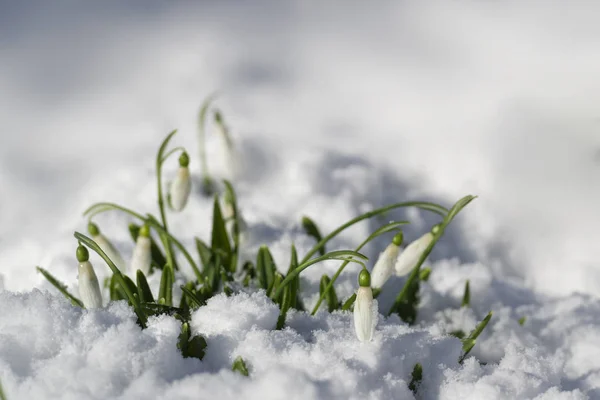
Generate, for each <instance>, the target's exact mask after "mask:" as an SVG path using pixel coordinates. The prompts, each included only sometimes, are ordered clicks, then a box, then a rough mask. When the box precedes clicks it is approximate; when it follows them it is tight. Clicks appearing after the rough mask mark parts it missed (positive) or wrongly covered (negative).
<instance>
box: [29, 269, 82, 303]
mask: <svg viewBox="0 0 600 400" xmlns="http://www.w3.org/2000/svg"><path fill="white" fill-rule="evenodd" d="M36 269H37V270H38V272H39V273H41V274H42V275H43V276H44V278H46V279H47V280H48V282H50V283H51V284H52V286H54V287H55V288H57V289H58V291H59V292H61V293H62V294H63V296H65V297H66V298H67V299H68V300H70V301H71V304H73V305H74V306H79V307H81V308H83V302H82V301H81V300H79V299H78V298H77V297H75V296H73V295H72V294H71V293H69V291H68V290H67V285H65V284H64V283H62V282H61V281H59V280H58V279H56V278H55V277H54V276H53V275H52V274H51V273H50V272H48V271H46V270H45V269H43V268H41V267H36Z"/></svg>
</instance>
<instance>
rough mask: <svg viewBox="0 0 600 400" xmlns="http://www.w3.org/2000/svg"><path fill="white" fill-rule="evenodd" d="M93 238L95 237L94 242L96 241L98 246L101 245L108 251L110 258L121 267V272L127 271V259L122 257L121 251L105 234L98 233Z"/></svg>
mask: <svg viewBox="0 0 600 400" xmlns="http://www.w3.org/2000/svg"><path fill="white" fill-rule="evenodd" d="M92 239H94V242H96V243H97V244H98V246H100V248H101V249H102V251H103V252H105V253H106V255H107V256H108V258H110V259H111V260H112V262H114V263H115V265H116V266H117V268H119V270H120V271H121V272H123V271H125V265H126V264H125V261H123V257H121V254H120V253H119V251H118V250H117V249H116V248H115V246H113V244H112V243H111V242H110V241H109V240H108V239H107V238H106V237H105V236H104V235H103V234H100V235H96V236H94V237H93V238H92Z"/></svg>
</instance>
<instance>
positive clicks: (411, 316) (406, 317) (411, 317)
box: [393, 274, 421, 325]
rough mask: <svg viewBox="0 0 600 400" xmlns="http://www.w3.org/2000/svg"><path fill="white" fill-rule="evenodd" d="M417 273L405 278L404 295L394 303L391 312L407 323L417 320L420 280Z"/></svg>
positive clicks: (410, 323) (411, 323)
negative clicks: (413, 276) (410, 278)
mask: <svg viewBox="0 0 600 400" xmlns="http://www.w3.org/2000/svg"><path fill="white" fill-rule="evenodd" d="M419 277H420V276H419V275H418V274H417V275H415V279H412V280H407V281H406V283H405V284H404V288H403V289H402V290H403V291H405V293H406V295H405V296H404V297H403V298H402V300H401V301H399V302H397V303H395V304H394V308H393V312H394V313H396V314H398V316H399V317H400V319H401V320H402V321H404V322H406V323H407V324H409V325H413V324H414V323H415V322H416V320H417V308H418V306H419V300H420V299H419V290H420V289H421V282H420V279H419Z"/></svg>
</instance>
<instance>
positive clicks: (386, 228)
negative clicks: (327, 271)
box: [310, 221, 408, 315]
mask: <svg viewBox="0 0 600 400" xmlns="http://www.w3.org/2000/svg"><path fill="white" fill-rule="evenodd" d="M404 224H408V221H399V222H390V223H389V224H387V225H384V226H382V227H381V228H379V229H377V230H376V231H375V232H373V233H372V234H371V235H370V236H369V237H368V238H367V239H365V241H364V242H362V243H361V244H360V245H359V246H358V247H357V248H356V250H355V251H357V252H358V251H360V250H361V249H362V248H363V247H364V246H365V245H366V244H367V243H369V242H370V241H371V240H373V239H375V238H376V237H378V236H379V235H382V234H384V233H386V232H390V231H392V230H394V229H396V228H398V227H399V226H400V225H404ZM348 264H349V261H344V262H343V263H342V265H340V267H339V268H338V270H337V272H336V273H335V274H334V275H333V277H332V278H331V281H330V282H329V283H328V284H327V286H326V287H325V290H323V293H322V294H321V296H320V297H319V300H318V301H317V304H316V305H315V306H314V308H313V310H312V312H311V313H310V314H311V315H315V314H316V313H317V310H318V309H319V307H320V306H321V303H322V302H323V300H324V299H325V297H326V296H327V293H328V292H329V291H330V290H331V288H332V287H333V284H334V283H335V281H336V280H337V278H338V277H339V276H340V274H341V273H342V271H343V270H344V268H346V265H348Z"/></svg>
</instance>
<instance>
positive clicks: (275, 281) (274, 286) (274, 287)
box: [267, 272, 283, 304]
mask: <svg viewBox="0 0 600 400" xmlns="http://www.w3.org/2000/svg"><path fill="white" fill-rule="evenodd" d="M282 281H283V275H281V274H280V273H279V272H275V274H274V275H273V282H272V283H271V286H269V289H268V290H267V294H268V296H269V297H270V298H271V300H273V301H274V302H275V303H276V304H280V303H281V299H282V297H281V296H280V297H277V296H275V292H276V291H277V289H278V288H279V285H281V282H282Z"/></svg>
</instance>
